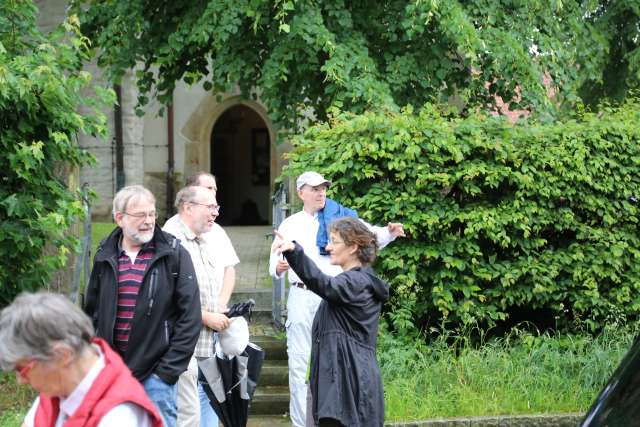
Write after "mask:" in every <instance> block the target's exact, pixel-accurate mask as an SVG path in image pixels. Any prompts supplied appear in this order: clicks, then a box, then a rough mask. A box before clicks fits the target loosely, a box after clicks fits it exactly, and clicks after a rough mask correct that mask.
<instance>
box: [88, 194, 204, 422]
mask: <svg viewBox="0 0 640 427" xmlns="http://www.w3.org/2000/svg"><path fill="white" fill-rule="evenodd" d="M156 218H157V214H156V207H155V198H154V197H153V194H151V192H150V191H149V190H147V189H146V188H144V187H142V186H140V185H132V186H129V187H125V188H123V189H122V190H120V191H119V192H118V193H117V194H116V196H115V197H114V199H113V219H114V220H115V222H116V224H117V225H118V226H117V227H116V228H115V229H114V230H113V232H112V233H111V234H110V235H109V236H108V237H107V238H106V239H104V240H103V241H102V242H101V243H100V246H99V247H98V250H97V251H96V255H95V258H94V261H93V270H92V271H91V278H90V279H89V284H88V285H87V290H86V293H85V304H84V311H85V312H86V313H87V314H88V315H89V317H91V318H92V319H93V325H94V327H95V329H96V335H97V336H99V337H101V338H103V339H104V340H105V341H107V343H109V345H111V347H113V348H114V349H115V350H116V351H117V352H118V353H119V354H120V356H122V359H123V360H124V362H125V364H126V365H127V366H128V367H129V369H130V370H131V372H132V373H133V376H134V377H136V379H138V381H140V382H141V383H142V385H143V386H144V389H145V391H146V392H147V395H148V396H149V398H150V399H151V401H152V402H153V403H154V404H155V405H156V407H157V408H158V410H159V412H160V413H161V415H162V418H163V420H164V424H165V426H168V427H175V425H176V416H177V409H176V382H177V381H178V377H179V376H180V374H182V373H183V372H184V371H185V370H186V369H187V366H188V364H189V360H190V359H191V355H192V354H193V351H194V348H195V346H196V342H197V341H198V336H199V334H200V329H201V315H200V293H199V289H198V283H197V281H196V274H195V270H194V268H193V263H192V262H191V257H190V256H189V253H188V252H187V251H186V250H185V249H184V248H183V247H182V246H181V245H180V242H179V241H178V240H177V239H176V238H175V237H173V236H172V235H170V234H168V233H165V232H163V231H162V230H160V228H159V227H157V226H156Z"/></svg>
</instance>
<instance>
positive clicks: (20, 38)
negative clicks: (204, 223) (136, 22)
mask: <svg viewBox="0 0 640 427" xmlns="http://www.w3.org/2000/svg"><path fill="white" fill-rule="evenodd" d="M35 13H36V8H35V6H34V5H33V3H32V2H31V1H25V0H13V1H8V2H2V4H1V5H0V29H1V30H0V153H1V154H0V171H2V172H0V286H1V287H0V306H3V305H6V304H7V303H9V302H10V301H11V300H12V299H13V297H14V296H15V295H16V294H17V293H19V292H20V291H22V290H33V289H36V288H38V287H40V286H43V285H45V284H46V283H47V280H48V279H49V277H50V276H51V273H53V272H54V271H55V270H56V269H58V268H60V267H62V266H63V265H64V263H65V261H66V258H67V254H68V252H69V250H70V249H72V248H73V246H74V245H75V244H76V241H75V239H74V238H73V237H72V236H69V235H68V234H67V233H66V231H67V230H68V228H69V226H70V225H71V223H72V222H73V221H74V220H75V219H76V218H78V217H80V216H82V215H83V208H82V204H81V201H80V200H81V197H80V190H79V189H78V188H77V185H75V184H69V183H68V182H66V181H67V178H66V176H67V175H68V174H69V172H70V171H71V170H72V168H74V167H78V166H80V165H84V164H89V163H91V162H92V161H93V157H92V156H91V155H90V154H89V153H87V152H86V151H84V150H82V149H81V148H80V147H79V146H78V143H77V141H76V135H77V134H78V133H81V132H82V133H86V134H90V135H94V136H98V135H105V130H106V129H105V119H104V117H103V115H102V114H100V113H99V110H98V109H99V108H100V106H101V105H102V103H100V102H99V101H98V100H94V99H92V98H88V97H86V96H84V95H83V91H84V90H86V88H87V86H88V84H89V82H90V78H91V77H90V75H89V74H88V73H86V72H84V71H79V70H80V65H81V63H82V61H83V60H86V59H87V52H88V45H87V42H88V41H87V39H86V38H84V37H82V36H81V35H80V32H79V22H78V20H77V18H75V17H71V18H70V19H69V20H68V21H66V22H65V23H64V24H63V25H62V26H61V27H59V28H58V29H56V30H55V31H54V32H52V33H51V34H50V35H48V36H46V37H45V36H44V35H42V34H40V33H39V32H38V30H37V27H36V22H35ZM98 95H99V97H98V98H97V99H99V100H102V101H105V102H113V96H112V94H111V93H110V91H99V92H98ZM81 107H82V108H83V109H84V113H81V112H80V108H81ZM45 248H47V250H46V251H45Z"/></svg>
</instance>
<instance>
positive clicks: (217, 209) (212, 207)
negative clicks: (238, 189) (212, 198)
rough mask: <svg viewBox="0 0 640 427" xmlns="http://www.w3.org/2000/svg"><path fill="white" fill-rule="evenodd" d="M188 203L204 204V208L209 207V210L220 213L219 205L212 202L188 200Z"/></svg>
mask: <svg viewBox="0 0 640 427" xmlns="http://www.w3.org/2000/svg"><path fill="white" fill-rule="evenodd" d="M189 203H191V204H192V205H198V206H204V207H205V208H207V209H209V211H211V212H214V213H220V205H214V204H210V205H206V204H204V203H198V202H189Z"/></svg>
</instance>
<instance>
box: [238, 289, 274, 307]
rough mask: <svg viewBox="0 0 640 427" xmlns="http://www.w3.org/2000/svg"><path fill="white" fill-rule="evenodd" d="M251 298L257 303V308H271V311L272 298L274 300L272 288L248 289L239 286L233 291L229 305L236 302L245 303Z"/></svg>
mask: <svg viewBox="0 0 640 427" xmlns="http://www.w3.org/2000/svg"><path fill="white" fill-rule="evenodd" d="M249 298H253V300H254V301H255V302H256V306H258V307H269V309H271V304H272V298H273V296H272V292H271V288H269V289H256V288H253V289H246V288H242V287H241V286H240V285H238V286H236V288H235V289H234V290H233V294H231V301H230V302H229V304H234V303H236V302H245V301H246V300H248V299H249Z"/></svg>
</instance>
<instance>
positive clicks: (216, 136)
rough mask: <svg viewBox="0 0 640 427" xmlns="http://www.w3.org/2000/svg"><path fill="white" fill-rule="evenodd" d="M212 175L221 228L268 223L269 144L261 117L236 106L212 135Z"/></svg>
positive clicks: (240, 106)
mask: <svg viewBox="0 0 640 427" xmlns="http://www.w3.org/2000/svg"><path fill="white" fill-rule="evenodd" d="M210 144H211V150H210V152H211V159H210V160H211V162H210V165H211V173H213V174H214V175H215V176H216V178H217V182H218V194H217V198H218V203H219V204H220V206H221V207H222V209H221V210H220V216H219V217H218V219H217V222H218V223H219V224H220V225H223V226H224V225H227V226H228V225H265V224H268V223H269V213H270V212H269V209H270V185H269V184H270V175H271V170H270V164H271V141H270V138H269V131H268V130H267V126H266V124H265V122H264V121H263V120H262V118H261V117H260V115H259V114H258V113H256V112H255V111H254V110H253V109H252V108H250V107H248V106H246V105H242V104H238V105H234V106H233V107H230V108H229V109H227V110H226V111H225V112H224V113H222V115H221V116H220V117H219V119H218V120H217V121H216V123H215V125H214V127H213V131H212V132H211V141H210Z"/></svg>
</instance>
